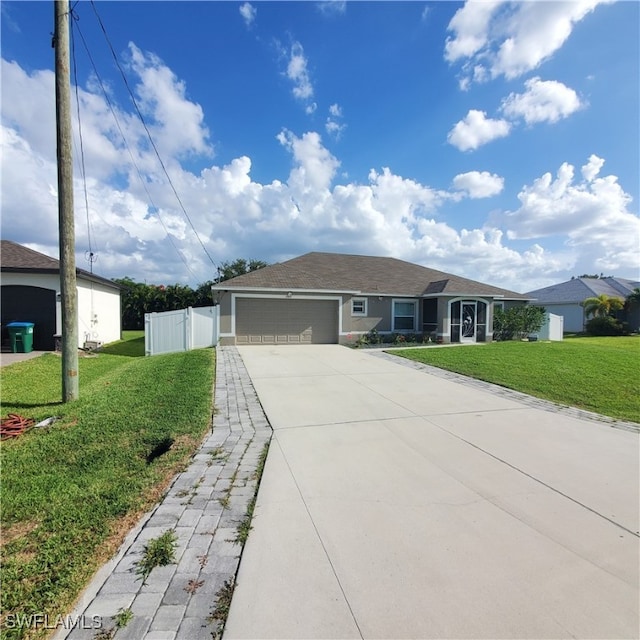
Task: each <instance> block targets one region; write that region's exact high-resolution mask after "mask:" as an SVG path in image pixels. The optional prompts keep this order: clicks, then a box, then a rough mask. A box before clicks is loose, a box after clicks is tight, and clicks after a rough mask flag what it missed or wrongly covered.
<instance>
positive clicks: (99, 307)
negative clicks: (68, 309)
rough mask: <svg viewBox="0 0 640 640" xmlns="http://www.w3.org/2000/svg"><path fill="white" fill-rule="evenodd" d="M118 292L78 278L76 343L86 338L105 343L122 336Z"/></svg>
mask: <svg viewBox="0 0 640 640" xmlns="http://www.w3.org/2000/svg"><path fill="white" fill-rule="evenodd" d="M120 306H121V305H120V292H119V291H116V290H115V289H111V288H110V287H107V286H105V285H102V284H99V283H96V282H91V281H89V280H81V279H78V343H79V345H80V346H82V345H83V344H84V343H85V341H87V340H95V341H99V342H102V343H103V344H107V343H109V342H115V341H116V340H120V339H121V338H122V330H121V327H122V322H121V319H122V315H121V310H120Z"/></svg>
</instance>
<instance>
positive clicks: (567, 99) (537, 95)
mask: <svg viewBox="0 0 640 640" xmlns="http://www.w3.org/2000/svg"><path fill="white" fill-rule="evenodd" d="M525 87H526V91H525V92H524V93H518V94H516V93H512V94H510V95H509V96H508V97H507V98H505V99H504V100H503V101H502V113H504V115H505V116H506V117H507V118H511V119H517V118H522V119H524V121H525V122H526V123H527V124H529V125H530V124H535V123H538V122H557V121H558V120H560V119H562V118H567V117H569V116H570V115H571V114H572V113H575V112H576V111H577V110H578V109H580V108H581V107H582V106H583V105H582V103H581V101H580V98H579V97H578V94H577V93H576V92H575V91H574V90H573V89H570V88H569V87H567V86H566V85H564V84H562V82H557V81H556V80H541V79H540V78H537V77H536V78H531V79H529V80H527V81H526V82H525Z"/></svg>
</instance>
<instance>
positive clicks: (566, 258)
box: [0, 54, 638, 291]
mask: <svg viewBox="0 0 640 640" xmlns="http://www.w3.org/2000/svg"><path fill="white" fill-rule="evenodd" d="M141 58H142V61H140V65H141V66H140V69H141V72H144V71H146V70H148V69H151V71H153V73H149V74H147V73H141V74H140V84H141V85H143V86H141V87H140V93H141V95H143V94H144V95H145V96H147V97H148V98H147V101H146V102H145V108H147V109H149V113H150V116H149V119H150V122H151V123H152V124H153V125H154V134H155V135H157V138H155V142H156V143H157V144H158V146H159V147H160V148H163V149H167V150H169V153H170V154H172V155H167V156H164V157H163V159H164V160H165V162H166V163H167V165H168V166H170V168H171V177H172V181H173V184H174V185H175V188H176V190H177V192H178V193H179V194H180V198H181V200H182V202H183V204H184V207H185V209H186V210H187V211H188V212H189V214H190V217H191V220H192V222H193V224H194V226H195V227H196V229H197V231H198V235H199V236H200V238H201V239H202V240H203V242H204V243H205V246H206V247H207V250H208V252H209V253H210V255H212V256H213V257H214V259H215V260H216V261H218V262H222V261H225V260H233V259H235V258H237V257H240V256H245V257H255V258H259V259H263V260H266V261H267V262H274V261H277V260H283V259H287V258H289V257H293V256H295V255H299V254H302V253H304V252H306V251H311V250H322V251H337V252H348V253H363V254H369V255H390V256H396V257H399V258H402V259H405V260H410V261H413V262H417V263H420V264H424V265H426V266H431V267H434V268H437V269H442V270H443V271H447V272H452V273H458V274H460V275H462V276H467V277H470V278H473V279H478V280H481V281H486V282H491V283H493V284H496V285H501V286H505V287H507V288H511V289H514V290H516V291H524V290H531V289H534V288H537V287H539V286H544V285H546V284H549V283H550V281H553V280H556V281H559V280H562V279H566V277H568V275H567V272H566V270H570V269H573V268H574V265H576V264H581V265H582V264H584V267H582V266H581V268H582V269H583V270H588V268H589V265H591V268H592V269H593V268H594V267H597V268H598V269H599V270H603V271H607V272H616V271H617V272H619V270H620V269H623V268H624V269H630V268H634V267H635V268H637V261H638V258H637V239H638V230H637V226H638V217H637V216H635V215H633V214H632V213H631V212H630V211H629V196H628V195H626V194H625V193H624V191H623V190H622V188H621V187H620V185H619V184H618V183H617V179H616V178H615V176H607V177H600V174H599V172H600V170H601V168H602V164H603V162H604V161H603V160H602V159H601V158H599V157H597V156H595V155H593V156H591V157H590V158H589V159H588V161H587V162H586V164H585V165H584V167H582V176H583V177H584V181H583V182H581V183H576V182H575V178H574V175H573V174H574V171H573V168H572V167H570V166H569V165H563V167H562V168H561V171H560V172H559V175H558V177H557V179H555V180H552V179H551V177H550V176H543V177H542V178H540V179H539V180H537V181H535V182H534V183H533V184H532V185H531V186H526V187H524V188H523V189H522V192H521V194H520V200H521V206H520V208H519V209H518V210H517V211H514V212H507V213H506V214H503V215H502V216H501V217H500V218H499V219H497V220H494V219H492V220H489V218H488V212H486V211H484V212H483V209H482V208H481V207H480V206H478V207H477V208H478V212H477V218H476V219H477V222H476V223H474V224H473V228H456V227H455V226H454V224H455V223H453V222H451V221H447V220H446V219H444V218H443V213H442V211H444V210H445V209H446V208H445V207H444V205H445V203H448V204H449V205H451V206H454V205H455V203H456V202H457V200H459V199H460V196H461V192H465V193H466V194H468V196H469V197H471V198H479V197H488V196H489V195H495V194H497V193H498V192H499V191H500V189H501V188H502V179H501V178H500V177H499V176H497V175H495V174H491V173H489V172H478V171H471V172H467V173H463V174H459V175H457V176H455V177H454V178H453V180H452V182H453V187H454V189H456V190H455V191H445V190H440V189H437V188H434V187H432V186H429V185H428V184H423V183H421V182H419V181H417V180H412V179H410V178H406V177H404V176H402V175H398V174H396V173H394V172H393V171H392V170H391V169H390V168H388V167H385V168H382V169H375V170H371V171H370V173H369V175H368V178H367V179H366V180H365V181H364V183H358V182H356V181H348V180H347V179H346V178H345V177H344V176H340V175H339V170H340V160H339V158H337V157H336V156H335V155H334V154H333V153H331V152H330V151H329V149H327V148H326V147H325V146H324V144H323V141H322V138H321V137H320V135H319V133H317V132H314V131H308V132H306V133H304V134H302V135H296V134H295V133H293V132H292V131H290V130H287V129H283V130H282V131H281V132H280V134H278V136H277V140H278V142H279V144H280V145H281V148H282V149H284V150H285V151H286V152H287V153H288V154H290V157H291V169H290V171H289V173H288V175H285V176H282V178H281V179H279V180H273V181H272V182H271V183H268V184H267V183H265V184H263V183H261V182H257V181H256V180H254V179H253V178H252V176H251V170H252V162H251V159H250V158H249V157H248V156H240V157H237V158H234V159H232V160H230V161H228V162H226V163H225V164H223V165H215V164H211V163H210V164H209V166H208V167H207V168H205V169H203V170H201V171H199V172H198V173H194V172H192V171H190V170H188V169H187V168H186V166H185V165H184V164H182V163H181V160H180V158H181V157H183V156H184V153H185V151H187V152H188V151H189V150H192V151H193V150H194V149H199V148H206V147H207V143H206V136H205V135H204V131H205V130H206V128H205V125H204V120H201V119H200V115H201V113H200V112H199V111H198V108H197V105H193V103H189V101H188V100H187V98H186V97H185V91H184V87H183V86H182V85H181V83H180V82H179V81H178V80H177V79H176V78H175V77H174V76H173V74H171V72H168V71H167V72H164V73H156V72H157V71H158V70H159V69H161V67H162V65H160V64H159V63H157V61H154V60H152V59H150V58H149V57H148V56H142V54H141ZM51 82H52V78H51V74H49V73H45V72H33V73H31V74H25V73H24V71H23V70H22V69H20V67H19V66H18V65H14V66H12V65H10V64H9V63H5V64H4V66H3V90H4V91H5V95H12V96H15V98H16V101H17V102H18V105H10V104H8V103H9V101H7V100H4V101H3V102H2V120H3V130H2V140H1V144H2V149H1V154H0V159H1V162H2V167H1V168H2V177H3V179H2V193H1V196H2V237H3V238H6V239H11V240H15V241H17V242H21V243H24V244H28V245H29V246H33V247H35V248H38V249H39V250H43V251H46V252H48V253H49V254H50V255H55V253H56V250H57V249H56V247H57V202H56V190H57V182H56V169H55V136H49V135H47V134H46V132H45V131H44V130H42V129H41V126H40V122H41V121H42V120H51V119H52V116H51V113H52V112H53V104H52V99H51V98H47V99H44V96H45V94H46V93H47V91H48V90H49V88H50V87H51V86H52V85H51ZM17 89H20V92H19V91H17ZM166 94H169V95H170V96H171V99H170V100H169V101H168V103H167V104H166V105H164V107H163V108H164V111H162V112H161V118H160V119H158V118H156V114H157V113H159V112H158V107H157V105H156V104H155V99H159V98H160V96H162V95H166ZM81 95H82V100H81V102H82V105H83V107H82V108H83V111H84V112H85V115H84V116H83V117H86V118H87V120H86V122H87V123H91V124H90V125H89V124H87V125H86V127H85V124H84V123H83V130H85V129H86V128H88V129H90V130H91V131H92V135H91V136H90V140H92V143H91V146H92V147H93V146H95V147H103V146H104V147H105V148H106V151H103V152H102V155H100V154H99V149H96V150H95V151H94V152H93V153H94V156H95V158H97V159H98V162H96V163H93V162H91V163H89V162H88V163H87V170H88V172H89V176H88V181H87V187H88V200H89V210H90V211H89V214H90V218H91V221H92V229H93V237H94V243H95V244H94V247H93V249H94V251H96V253H97V254H98V257H99V260H98V262H97V263H96V272H97V273H99V274H101V275H104V276H107V277H124V276H130V277H132V278H134V279H136V280H145V279H146V280H147V281H148V282H154V283H165V284H168V283H173V282H189V283H190V284H192V285H196V284H198V283H200V282H204V281H205V280H208V279H211V278H212V277H214V275H215V267H214V266H213V265H212V264H211V263H210V262H209V261H208V259H207V257H206V255H204V252H203V251H202V247H200V245H199V241H198V240H197V238H196V237H195V235H194V233H193V231H192V229H191V227H190V225H189V224H188V222H187V220H186V219H185V217H184V215H183V213H182V211H181V210H180V207H179V206H178V204H177V202H176V200H175V196H174V194H173V192H172V189H171V187H170V185H168V184H167V181H166V178H165V177H164V176H163V175H162V173H161V171H160V170H159V168H158V165H157V160H156V159H155V157H154V156H153V154H152V153H150V152H149V149H148V141H147V140H145V138H144V136H143V135H142V134H141V132H140V127H139V125H136V119H135V117H133V115H132V114H131V113H128V112H126V111H124V110H122V108H120V110H119V111H118V114H119V118H121V120H122V122H123V126H124V130H125V132H126V133H127V136H129V134H131V138H130V144H132V145H133V149H132V152H133V154H134V156H135V158H136V161H137V162H139V163H140V164H141V165H142V166H143V167H144V172H145V178H146V182H145V184H146V190H148V192H149V194H150V196H151V198H152V200H153V205H154V206H155V207H156V208H157V209H155V208H153V207H152V205H151V203H150V200H149V197H148V196H147V193H146V191H145V189H144V188H143V187H142V186H141V184H140V182H139V181H138V179H137V177H136V176H135V173H134V172H132V171H131V166H130V162H129V160H128V156H127V155H126V154H125V153H123V149H122V144H121V143H120V142H117V140H116V138H115V136H113V131H112V129H113V124H112V123H111V118H110V116H109V114H108V111H105V105H104V101H103V99H102V98H101V97H100V96H99V95H96V94H93V93H91V91H90V90H89V89H86V90H84V91H81ZM153 96H156V98H155V99H154V98H153ZM40 97H43V100H42V102H39V103H38V109H39V113H40V117H39V118H34V117H32V116H33V113H32V112H31V111H30V110H29V101H30V100H33V101H34V102H35V101H36V99H39V98H40ZM185 103H188V104H185ZM189 104H191V105H193V106H192V108H189ZM20 106H22V108H23V111H24V113H23V114H21V113H20V108H19V107H20ZM172 110H173V111H172ZM329 113H330V114H333V116H334V117H337V116H338V114H339V113H341V109H340V107H339V105H335V107H334V108H332V109H330V112H329ZM173 114H175V117H176V118H178V117H185V116H186V117H187V118H188V119H190V120H189V122H190V127H188V128H187V131H188V132H191V133H190V134H189V136H188V139H187V141H186V142H185V143H182V144H178V143H177V142H176V140H175V135H176V134H175V130H174V129H173V128H171V127H167V126H164V123H165V122H168V121H170V120H171V119H172V118H173V117H174V115H173ZM483 117H484V116H483ZM485 120H486V118H485ZM274 147H275V148H277V143H276V142H275V141H274ZM190 166H191V163H190ZM121 169H122V170H121ZM116 174H117V181H113V180H112V176H113V175H116ZM75 190H76V202H77V203H78V204H79V205H80V203H83V201H84V198H83V195H82V185H81V183H80V181H79V176H78V175H77V176H76V185H75ZM476 204H477V205H480V203H476ZM80 206H81V205H80ZM159 216H160V217H161V219H162V221H163V222H164V226H165V227H166V228H167V229H168V231H169V233H170V238H171V240H170V239H169V237H167V235H166V233H165V230H164V228H163V226H162V225H161V224H159V219H158V218H159ZM84 217H85V216H84V213H83V215H79V216H78V223H77V226H76V246H77V248H78V258H77V259H78V263H79V264H80V265H82V264H83V262H82V260H83V256H84V252H85V250H86V249H87V248H88V246H87V242H88V240H87V230H86V225H85V221H84ZM507 231H508V233H507ZM539 238H551V239H554V240H558V239H560V240H561V241H564V242H565V246H564V247H562V248H561V249H560V250H556V249H553V250H550V249H549V248H547V247H546V246H543V241H541V240H539ZM520 239H524V240H525V241H526V239H531V244H529V245H526V242H521V241H520ZM514 240H518V242H515V241H514ZM172 242H173V244H175V245H176V247H177V248H178V249H179V251H180V254H178V253H177V252H176V251H175V249H174V247H173V246H172ZM544 244H545V245H546V244H547V243H546V241H545V242H544ZM525 245H526V246H525ZM516 247H517V248H516ZM586 260H588V261H589V262H586ZM185 262H186V264H187V265H188V268H187V267H186V266H185ZM568 273H569V275H570V274H571V271H569V272H568ZM559 274H560V275H559Z"/></svg>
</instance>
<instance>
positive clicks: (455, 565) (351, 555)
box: [225, 345, 640, 640]
mask: <svg viewBox="0 0 640 640" xmlns="http://www.w3.org/2000/svg"><path fill="white" fill-rule="evenodd" d="M472 348H473V347H472ZM239 351H240V354H241V356H242V358H243V360H244V362H245V365H246V367H247V369H248V371H249V375H250V376H251V379H252V381H253V384H254V385H255V388H256V391H257V393H258V397H259V398H260V401H261V402H262V404H263V407H264V409H265V412H266V414H267V416H268V418H269V420H270V422H271V424H272V426H273V428H274V437H273V440H272V444H271V448H270V451H269V456H268V459H267V463H266V467H265V472H264V476H263V480H262V485H261V487H260V491H259V495H258V501H257V505H256V509H255V514H254V521H253V530H252V532H251V534H250V536H249V539H248V542H247V545H246V547H245V550H244V554H243V557H242V561H241V563H240V570H239V574H238V580H237V587H236V590H235V594H234V597H233V601H232V606H231V611H230V615H229V618H228V621H227V627H226V631H225V638H226V639H228V640H230V639H232V638H265V639H266V638H569V637H571V638H574V637H578V638H637V637H638V634H639V632H640V628H639V610H638V609H639V605H638V602H639V589H638V586H639V585H638V583H639V538H638V528H639V489H638V487H639V456H638V454H639V449H638V434H637V433H633V432H630V431H625V430H621V429H616V428H612V427H611V426H609V425H607V424H604V423H598V422H594V421H590V420H580V419H577V418H573V417H569V416H567V415H563V414H561V413H555V412H549V411H544V410H542V409H538V408H533V407H532V406H530V405H524V404H521V403H520V402H518V401H517V400H516V399H512V398H509V397H508V394H507V395H498V394H494V393H490V392H487V391H483V390H480V389H477V388H474V387H473V386H470V385H466V384H461V383H457V382H452V381H449V380H445V379H443V378H441V377H437V376H433V375H429V374H428V373H425V372H421V371H416V370H414V369H411V368H409V367H406V366H403V365H400V364H396V363H394V362H389V361H387V360H384V359H382V358H380V357H378V356H376V355H375V354H373V353H371V352H367V351H357V350H350V349H347V348H344V347H339V346H334V345H330V346H329V345H328V346H309V347H306V346H288V347H284V346H283V347H273V348H271V347H240V348H239Z"/></svg>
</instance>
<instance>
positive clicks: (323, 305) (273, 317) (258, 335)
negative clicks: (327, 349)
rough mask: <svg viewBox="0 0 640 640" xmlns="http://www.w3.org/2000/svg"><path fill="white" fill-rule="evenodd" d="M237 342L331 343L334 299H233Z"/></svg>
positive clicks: (334, 340) (334, 326)
mask: <svg viewBox="0 0 640 640" xmlns="http://www.w3.org/2000/svg"><path fill="white" fill-rule="evenodd" d="M236 342H237V344H295V343H299V344H334V343H337V342H338V302H337V301H336V300H274V299H270V298H237V299H236Z"/></svg>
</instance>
